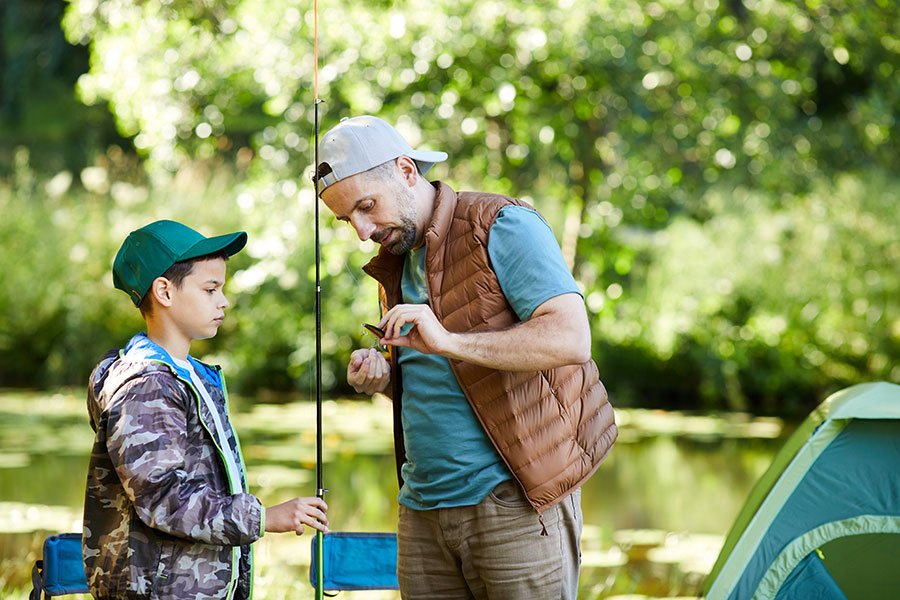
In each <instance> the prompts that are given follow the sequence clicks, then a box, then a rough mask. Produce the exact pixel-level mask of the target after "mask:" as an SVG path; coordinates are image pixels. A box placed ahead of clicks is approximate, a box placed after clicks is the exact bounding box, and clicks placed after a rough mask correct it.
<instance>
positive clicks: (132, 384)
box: [88, 334, 185, 410]
mask: <svg viewBox="0 0 900 600" xmlns="http://www.w3.org/2000/svg"><path fill="white" fill-rule="evenodd" d="M139 336H140V334H139V335H138V336H135V337H134V338H132V339H131V340H130V341H129V342H128V344H127V345H126V346H125V348H122V349H116V350H110V351H109V352H107V353H106V354H105V355H104V356H103V358H101V359H100V361H99V362H98V363H97V366H96V367H95V368H94V370H93V372H92V373H91V377H90V384H89V386H88V399H89V402H90V403H91V404H96V405H97V406H98V408H100V410H104V409H106V408H108V406H109V405H110V404H111V403H112V402H114V401H115V400H114V399H115V398H119V397H121V396H123V395H127V396H129V397H141V398H142V397H145V396H150V395H153V396H156V397H160V396H165V397H171V396H177V397H182V396H184V393H185V390H184V389H183V387H184V386H183V384H182V383H181V382H179V381H178V378H177V377H176V374H175V369H174V367H173V365H172V364H171V362H170V360H171V359H168V360H167V356H163V355H161V354H159V353H157V352H155V351H154V348H152V346H151V345H146V344H144V343H143V340H142V339H140V337H139ZM144 339H146V336H144Z"/></svg>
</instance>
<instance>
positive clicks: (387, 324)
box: [378, 304, 450, 354]
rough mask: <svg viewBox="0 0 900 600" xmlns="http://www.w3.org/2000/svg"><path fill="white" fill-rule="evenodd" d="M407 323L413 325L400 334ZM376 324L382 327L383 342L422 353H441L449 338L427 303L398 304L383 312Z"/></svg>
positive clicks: (448, 334)
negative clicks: (403, 333)
mask: <svg viewBox="0 0 900 600" xmlns="http://www.w3.org/2000/svg"><path fill="white" fill-rule="evenodd" d="M407 323H412V325H413V327H412V328H411V329H410V330H409V331H408V332H407V334H406V335H400V330H401V328H402V327H403V326H404V325H406V324H407ZM378 326H379V327H381V328H382V329H384V332H385V336H384V340H383V341H384V343H385V344H390V345H392V346H407V347H410V348H413V349H414V350H418V351H419V352H422V353H424V354H442V353H443V351H444V350H445V349H446V348H447V346H448V342H449V339H450V333H449V332H448V331H447V330H446V329H444V326H443V325H441V323H440V321H438V319H437V317H436V316H435V315H434V312H432V310H431V307H430V306H428V305H427V304H398V305H397V306H395V307H394V308H392V309H391V310H389V311H387V312H386V313H385V314H384V317H382V319H381V321H380V322H379V323H378Z"/></svg>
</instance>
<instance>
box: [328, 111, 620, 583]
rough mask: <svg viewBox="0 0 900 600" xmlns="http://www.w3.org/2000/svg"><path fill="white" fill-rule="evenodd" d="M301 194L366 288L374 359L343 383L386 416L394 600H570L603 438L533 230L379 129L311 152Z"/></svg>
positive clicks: (571, 288)
mask: <svg viewBox="0 0 900 600" xmlns="http://www.w3.org/2000/svg"><path fill="white" fill-rule="evenodd" d="M320 157H321V162H320V163H319V164H318V165H317V169H316V184H317V189H318V192H319V194H320V196H321V198H322V200H323V202H325V204H326V205H327V206H328V208H329V209H330V210H331V211H332V212H333V213H334V215H335V216H336V217H337V218H338V219H339V220H341V221H346V222H348V223H350V225H351V226H352V227H353V228H354V229H355V230H356V232H357V234H358V235H359V238H360V239H361V240H367V239H372V240H373V241H375V242H376V243H378V244H380V246H381V249H380V251H379V253H378V255H377V256H376V257H375V258H374V259H373V260H372V261H371V262H370V263H369V264H368V265H366V267H365V268H364V270H365V271H366V272H367V273H368V274H369V275H371V276H372V277H374V278H375V279H376V280H377V281H378V282H379V284H380V286H381V287H380V289H381V293H382V300H383V308H384V314H383V316H382V318H381V320H380V322H379V323H378V326H379V327H380V328H381V329H383V330H384V332H385V335H384V337H383V338H382V339H381V342H382V343H384V344H388V345H390V346H393V350H392V351H391V356H390V363H389V362H388V361H387V360H385V358H384V357H383V356H382V355H381V354H380V353H378V352H376V351H375V350H356V351H355V352H354V353H353V354H352V355H351V359H350V364H349V365H348V368H347V378H348V381H349V382H350V384H351V385H353V387H354V388H355V389H356V390H357V391H360V392H365V393H369V394H372V393H375V392H380V391H385V390H387V388H388V384H389V383H390V384H391V390H390V392H389V393H390V394H391V395H392V397H393V399H394V421H395V422H394V427H395V447H396V450H397V461H398V469H399V475H400V479H401V490H400V497H399V501H400V517H399V526H398V534H399V535H398V539H399V556H398V577H399V581H400V589H401V593H402V595H403V597H404V598H411V599H418V598H422V599H426V598H427V599H429V600H435V599H441V598H447V599H451V598H492V599H496V598H503V599H510V600H521V599H529V600H535V599H543V598H547V599H551V598H552V599H559V598H575V597H576V595H577V589H578V569H579V563H580V550H579V545H580V537H581V528H582V517H581V506H580V491H579V487H580V485H581V484H582V483H583V482H584V481H585V480H586V479H587V478H588V477H590V476H591V475H592V474H593V472H594V471H595V470H596V469H597V467H598V466H599V464H600V463H601V462H602V461H603V459H604V458H605V457H606V455H607V454H608V452H609V451H610V449H611V447H612V445H613V442H614V441H615V438H616V434H617V429H616V425H615V422H614V417H613V411H612V407H611V406H610V404H609V402H608V401H607V397H606V391H605V389H604V388H603V385H602V383H600V380H599V378H598V372H597V367H596V365H595V364H594V362H593V361H592V360H591V357H590V348H591V336H590V327H589V325H588V320H587V315H586V312H585V309H584V301H583V298H582V296H581V294H580V292H579V290H578V288H577V286H576V285H575V281H574V280H573V279H572V276H571V274H570V273H569V271H568V269H567V267H566V265H565V262H564V261H563V259H562V256H561V253H560V250H559V246H558V244H557V243H556V240H555V238H554V237H553V234H552V232H551V231H550V228H549V226H547V224H546V223H545V222H544V221H543V219H542V218H541V217H540V215H538V213H536V212H535V211H534V210H533V209H531V207H529V206H528V205H527V204H525V203H524V202H521V201H519V200H515V199H513V198H507V197H503V196H498V195H494V194H484V193H474V192H462V193H457V192H455V191H453V190H452V189H451V188H450V187H449V186H447V185H446V184H443V183H440V182H435V183H430V182H429V181H427V180H426V179H424V177H423V175H424V174H425V173H426V172H427V171H428V169H429V168H430V167H431V166H432V165H433V164H434V163H435V162H439V161H442V160H445V159H446V158H447V155H446V154H445V153H443V152H424V151H418V150H413V149H412V148H411V147H410V146H409V144H408V143H407V142H406V141H405V140H404V139H403V138H402V136H401V135H400V134H399V133H398V132H397V131H396V130H395V129H394V128H393V127H391V126H390V125H389V124H387V123H386V122H384V121H382V120H381V119H378V118H375V117H371V116H363V117H356V118H353V119H345V120H343V121H342V122H341V123H340V124H339V125H337V126H336V127H335V128H334V129H332V130H331V131H329V132H328V133H327V134H325V136H324V137H323V139H322V141H321V144H320Z"/></svg>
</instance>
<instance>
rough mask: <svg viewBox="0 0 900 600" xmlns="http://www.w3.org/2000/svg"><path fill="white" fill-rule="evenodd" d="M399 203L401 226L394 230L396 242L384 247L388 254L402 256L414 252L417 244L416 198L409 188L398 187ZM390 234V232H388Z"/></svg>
mask: <svg viewBox="0 0 900 600" xmlns="http://www.w3.org/2000/svg"><path fill="white" fill-rule="evenodd" d="M396 189H397V196H398V201H399V202H401V207H402V208H401V211H402V214H401V215H400V226H399V227H396V228H394V231H396V234H395V238H396V239H395V240H394V241H392V242H391V243H390V244H389V245H386V246H384V247H385V249H387V251H388V252H390V253H391V254H395V255H397V256H400V255H401V254H406V253H407V252H409V251H410V250H412V248H413V246H415V244H416V219H415V216H416V209H415V202H416V200H415V196H414V195H413V193H412V191H410V190H409V189H408V188H405V187H401V186H397V188H396ZM388 233H389V234H390V232H388Z"/></svg>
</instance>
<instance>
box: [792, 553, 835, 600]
mask: <svg viewBox="0 0 900 600" xmlns="http://www.w3.org/2000/svg"><path fill="white" fill-rule="evenodd" d="M810 598H816V600H847V596H845V595H844V592H842V591H841V588H840V587H838V585H837V583H835V581H834V579H833V578H832V577H831V574H830V573H829V572H828V569H826V568H825V565H824V564H822V560H821V559H820V558H819V556H818V554H816V553H815V552H812V553H810V554H807V555H806V558H804V559H803V560H802V561H801V562H800V564H799V565H798V566H797V568H796V569H794V570H793V571H792V572H791V574H790V575H789V576H788V578H787V580H786V581H785V582H784V585H783V586H782V587H781V589H780V590H779V591H778V595H776V596H775V600H809V599H810Z"/></svg>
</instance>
